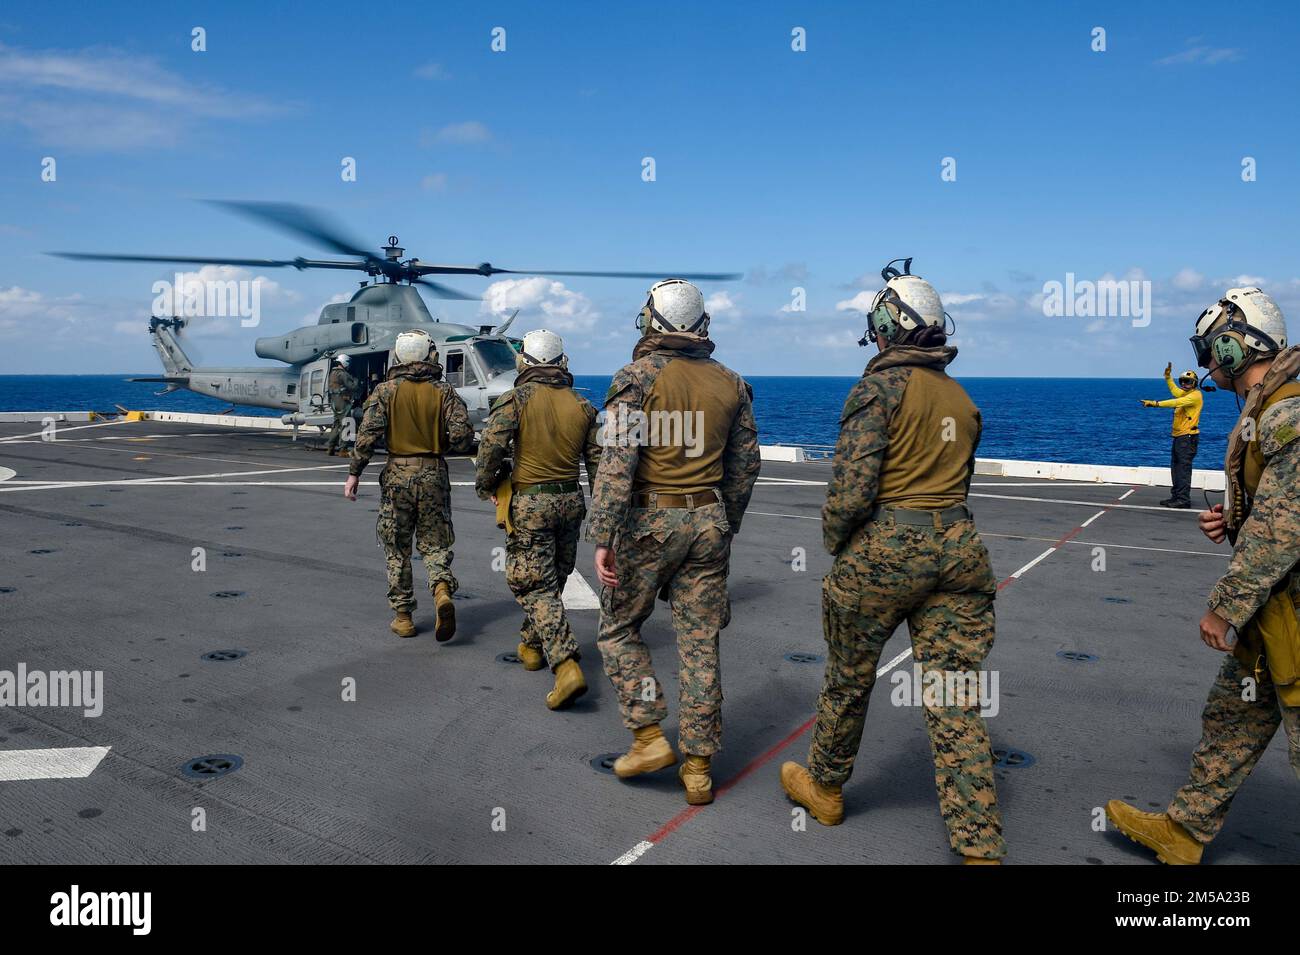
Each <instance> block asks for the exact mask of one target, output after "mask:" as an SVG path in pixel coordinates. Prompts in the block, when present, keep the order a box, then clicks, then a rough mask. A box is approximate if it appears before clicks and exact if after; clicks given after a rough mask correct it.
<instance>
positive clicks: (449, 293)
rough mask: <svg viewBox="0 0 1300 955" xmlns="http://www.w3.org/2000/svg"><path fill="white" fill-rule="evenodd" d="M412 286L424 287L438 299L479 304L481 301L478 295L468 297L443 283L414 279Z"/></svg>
mask: <svg viewBox="0 0 1300 955" xmlns="http://www.w3.org/2000/svg"><path fill="white" fill-rule="evenodd" d="M411 284H412V285H423V286H424V287H425V288H427V289H429V290H430V291H431V292H432V293H433V294H434V295H435V296H437V297H438V298H451V299H457V300H459V301H462V302H477V301H479V300H480V297H479V296H477V295H466V294H465V293H464V292H458V291H456V290H455V289H454V288H452V287H450V286H448V285H443V284H442V283H441V282H430V281H429V280H428V279H420V278H413V279H411Z"/></svg>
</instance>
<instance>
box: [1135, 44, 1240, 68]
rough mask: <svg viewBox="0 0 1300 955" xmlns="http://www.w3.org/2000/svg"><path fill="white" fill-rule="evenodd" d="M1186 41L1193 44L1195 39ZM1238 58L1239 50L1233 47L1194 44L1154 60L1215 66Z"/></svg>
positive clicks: (1165, 64)
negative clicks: (1179, 51)
mask: <svg viewBox="0 0 1300 955" xmlns="http://www.w3.org/2000/svg"><path fill="white" fill-rule="evenodd" d="M1188 42H1189V43H1193V44H1195V41H1188ZM1239 59H1241V50H1239V49H1237V48H1235V47H1212V46H1203V45H1200V44H1195V45H1193V46H1189V47H1188V48H1187V49H1185V50H1183V51H1182V52H1181V53H1174V54H1173V55H1171V56H1166V57H1163V58H1161V59H1159V60H1156V64H1157V65H1159V66H1180V65H1184V64H1194V65H1197V66H1217V65H1218V64H1220V63H1231V62H1233V61H1234V60H1239Z"/></svg>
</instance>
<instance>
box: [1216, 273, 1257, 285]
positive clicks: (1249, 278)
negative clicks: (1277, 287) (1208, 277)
mask: <svg viewBox="0 0 1300 955" xmlns="http://www.w3.org/2000/svg"><path fill="white" fill-rule="evenodd" d="M1218 284H1219V285H1222V286H1223V287H1224V288H1250V287H1252V286H1255V287H1258V288H1263V287H1264V286H1266V285H1268V279H1266V278H1264V276H1262V275H1237V276H1234V277H1232V278H1226V279H1219V281H1218Z"/></svg>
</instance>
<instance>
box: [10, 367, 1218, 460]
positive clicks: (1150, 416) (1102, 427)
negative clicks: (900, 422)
mask: <svg viewBox="0 0 1300 955" xmlns="http://www.w3.org/2000/svg"><path fill="white" fill-rule="evenodd" d="M144 374H156V372H145V373H144ZM127 377H128V376H127V375H0V411H107V412H112V411H114V410H115V406H117V405H121V406H122V407H124V408H130V409H143V410H153V409H161V410H166V411H199V412H206V413H209V414H215V413H219V412H223V411H226V410H227V409H228V408H230V407H231V406H230V405H229V404H228V403H226V402H222V401H218V400H216V399H215V398H209V397H207V396H205V395H197V394H194V393H193V392H189V391H178V392H173V393H172V394H169V395H162V396H157V395H155V390H156V389H157V388H158V386H157V385H154V384H148V383H143V382H130V381H127V380H125V379H126V378H127ZM856 380H857V379H856V378H848V377H845V378H839V377H824V378H820V377H772V376H757V377H754V378H750V379H749V382H750V384H751V385H753V388H754V414H755V417H756V418H757V419H758V429H759V438H760V440H761V441H762V442H763V443H764V444H804V445H834V443H835V436H836V432H837V429H838V424H839V415H840V409H841V408H842V407H843V404H844V399H845V397H846V396H847V395H848V393H849V389H850V388H852V387H853V383H854V382H855V381H856ZM958 380H959V381H960V382H961V383H962V385H963V386H964V387H965V388H966V390H967V391H968V392H969V393H970V396H971V398H972V399H974V401H975V403H976V404H977V405H979V407H980V411H981V413H982V414H983V416H984V438H983V440H982V441H981V442H980V449H979V454H980V457H986V458H1015V459H1020V460H1028V461H1063V462H1074V463H1080V464H1119V465H1150V466H1156V467H1168V466H1169V425H1170V420H1171V418H1172V416H1173V412H1171V411H1168V410H1166V409H1161V408H1143V407H1142V406H1141V405H1140V404H1139V403H1138V402H1139V400H1140V399H1142V398H1167V397H1169V392H1168V391H1167V389H1166V388H1165V385H1164V382H1163V381H1162V380H1160V379H1159V378H1151V379H1145V378H1143V379H1137V378H959V379H958ZM609 381H610V379H609V376H600V375H579V376H577V378H576V384H577V386H578V387H579V388H581V389H584V391H585V393H586V394H587V396H588V397H589V398H591V399H592V401H594V402H595V403H596V404H597V406H599V405H600V403H601V400H602V399H603V398H604V395H605V392H606V390H607V389H608V388H609ZM235 410H236V412H237V413H239V414H251V415H264V416H271V417H279V414H280V413H279V412H278V411H272V410H271V409H269V408H252V407H244V406H241V405H236V406H235ZM1236 419H1237V404H1236V400H1235V398H1234V397H1233V396H1232V395H1231V394H1230V393H1228V392H1215V393H1212V394H1207V395H1206V396H1205V412H1204V414H1203V415H1202V417H1201V444H1200V450H1199V452H1198V454H1197V457H1196V466H1197V467H1198V468H1207V469H1218V468H1220V467H1222V464H1223V454H1224V448H1225V439H1226V437H1227V434H1228V432H1229V431H1230V430H1231V428H1232V425H1233V423H1234V422H1235V421H1236Z"/></svg>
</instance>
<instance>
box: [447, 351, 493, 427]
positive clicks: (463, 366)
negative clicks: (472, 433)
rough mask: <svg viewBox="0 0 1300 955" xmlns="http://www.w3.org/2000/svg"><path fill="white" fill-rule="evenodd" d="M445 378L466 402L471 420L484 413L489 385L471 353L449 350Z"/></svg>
mask: <svg viewBox="0 0 1300 955" xmlns="http://www.w3.org/2000/svg"><path fill="white" fill-rule="evenodd" d="M443 377H444V378H445V379H446V380H447V382H448V384H450V385H451V386H452V387H453V388H455V389H456V393H457V394H459V395H460V397H461V399H462V400H463V401H464V402H465V407H466V408H467V409H468V410H469V412H470V414H471V418H474V417H475V415H474V412H476V411H482V409H483V402H484V398H483V396H484V394H485V393H486V391H487V384H486V382H485V381H484V380H483V376H482V374H481V373H480V372H479V371H478V368H477V367H476V366H475V364H474V359H473V356H472V355H471V354H470V352H468V351H467V350H466V349H464V348H461V347H452V348H449V349H447V354H446V366H445V367H444V369H443Z"/></svg>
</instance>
